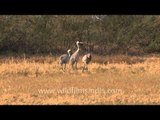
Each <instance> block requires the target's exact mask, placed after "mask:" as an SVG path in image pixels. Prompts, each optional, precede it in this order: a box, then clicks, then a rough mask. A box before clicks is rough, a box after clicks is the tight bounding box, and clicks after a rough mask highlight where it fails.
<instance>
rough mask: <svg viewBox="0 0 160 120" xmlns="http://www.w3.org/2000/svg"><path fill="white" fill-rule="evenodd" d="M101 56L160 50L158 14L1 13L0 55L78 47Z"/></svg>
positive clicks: (65, 49) (159, 18) (39, 52)
mask: <svg viewBox="0 0 160 120" xmlns="http://www.w3.org/2000/svg"><path fill="white" fill-rule="evenodd" d="M77 40H80V41H83V42H84V43H85V45H84V46H83V48H82V52H85V51H89V52H92V53H94V54H98V55H111V54H128V55H141V54H148V53H159V52H160V16H157V15H1V16H0V54H5V55H6V54H23V53H25V54H30V55H35V54H50V53H52V54H53V55H59V54H62V53H64V52H66V51H67V49H69V48H71V49H73V50H74V49H76V46H75V42H76V41H77Z"/></svg>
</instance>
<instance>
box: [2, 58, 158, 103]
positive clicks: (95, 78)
mask: <svg viewBox="0 0 160 120" xmlns="http://www.w3.org/2000/svg"><path fill="white" fill-rule="evenodd" d="M100 58H102V57H98V56H96V57H94V59H93V61H92V63H91V64H90V65H89V71H86V72H84V73H82V72H81V69H82V63H81V62H80V63H79V64H78V68H79V69H78V70H77V71H73V70H71V69H69V68H68V66H67V69H66V71H62V70H61V69H60V68H59V66H58V64H57V61H56V59H55V58H53V57H51V56H48V57H32V58H5V59H1V60H0V86H1V88H0V96H1V97H0V104H159V103H160V85H159V82H160V79H159V78H160V67H159V66H160V58H159V57H154V56H153V57H143V58H142V57H128V56H117V57H116V56H113V57H103V58H102V60H101V59H100ZM116 58H117V59H116ZM100 60H101V61H100Z"/></svg>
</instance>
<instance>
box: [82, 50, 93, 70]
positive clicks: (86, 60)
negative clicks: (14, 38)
mask: <svg viewBox="0 0 160 120" xmlns="http://www.w3.org/2000/svg"><path fill="white" fill-rule="evenodd" d="M91 60H92V55H91V54H90V53H88V54H86V55H84V56H83V58H82V62H83V64H84V66H83V69H82V72H83V71H84V70H85V69H86V70H88V64H89V63H90V62H91Z"/></svg>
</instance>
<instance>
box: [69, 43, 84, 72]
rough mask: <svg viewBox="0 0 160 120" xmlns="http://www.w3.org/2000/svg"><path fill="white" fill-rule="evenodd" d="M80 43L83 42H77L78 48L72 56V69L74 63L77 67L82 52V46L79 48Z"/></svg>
mask: <svg viewBox="0 0 160 120" xmlns="http://www.w3.org/2000/svg"><path fill="white" fill-rule="evenodd" d="M80 44H83V43H82V42H79V41H77V42H76V45H77V50H76V51H75V52H74V53H73V54H72V55H71V57H70V64H71V66H72V69H74V64H75V68H76V69H77V63H78V60H79V52H80V48H79V45H80Z"/></svg>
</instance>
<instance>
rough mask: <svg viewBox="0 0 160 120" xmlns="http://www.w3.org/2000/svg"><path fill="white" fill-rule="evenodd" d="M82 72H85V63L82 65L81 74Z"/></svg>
mask: <svg viewBox="0 0 160 120" xmlns="http://www.w3.org/2000/svg"><path fill="white" fill-rule="evenodd" d="M84 70H85V63H84V65H83V68H82V72H84Z"/></svg>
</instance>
